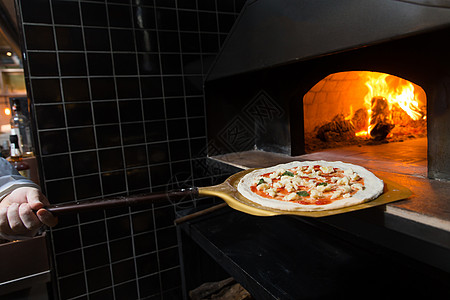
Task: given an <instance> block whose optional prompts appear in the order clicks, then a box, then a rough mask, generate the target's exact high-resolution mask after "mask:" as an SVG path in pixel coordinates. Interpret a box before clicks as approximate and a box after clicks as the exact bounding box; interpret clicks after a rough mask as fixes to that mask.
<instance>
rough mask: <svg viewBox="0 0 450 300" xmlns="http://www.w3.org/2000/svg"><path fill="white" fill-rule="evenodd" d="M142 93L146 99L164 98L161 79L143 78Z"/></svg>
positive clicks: (141, 80)
mask: <svg viewBox="0 0 450 300" xmlns="http://www.w3.org/2000/svg"><path fill="white" fill-rule="evenodd" d="M140 82H141V92H142V97H144V98H156V97H162V95H163V92H162V83H161V77H159V76H157V77H141V79H140Z"/></svg>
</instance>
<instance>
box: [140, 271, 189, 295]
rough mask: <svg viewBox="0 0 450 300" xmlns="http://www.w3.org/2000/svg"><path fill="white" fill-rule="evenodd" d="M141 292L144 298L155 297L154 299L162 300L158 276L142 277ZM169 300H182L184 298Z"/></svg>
mask: <svg viewBox="0 0 450 300" xmlns="http://www.w3.org/2000/svg"><path fill="white" fill-rule="evenodd" d="M139 291H140V294H141V296H142V297H150V296H154V297H155V298H154V299H158V298H160V294H159V293H160V291H161V286H160V280H159V276H158V274H155V275H151V276H145V277H141V278H140V279H139ZM168 299H182V297H181V298H168Z"/></svg>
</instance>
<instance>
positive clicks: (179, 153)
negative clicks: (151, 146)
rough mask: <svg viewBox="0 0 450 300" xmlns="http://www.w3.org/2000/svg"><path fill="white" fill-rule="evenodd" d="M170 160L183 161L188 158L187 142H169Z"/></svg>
mask: <svg viewBox="0 0 450 300" xmlns="http://www.w3.org/2000/svg"><path fill="white" fill-rule="evenodd" d="M169 145H170V160H171V161H177V160H184V159H189V158H190V153H189V142H188V140H180V141H170V142H169Z"/></svg>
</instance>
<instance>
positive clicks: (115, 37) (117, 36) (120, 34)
mask: <svg viewBox="0 0 450 300" xmlns="http://www.w3.org/2000/svg"><path fill="white" fill-rule="evenodd" d="M110 32H111V43H112V50H113V51H135V46H134V44H135V42H134V34H133V30H129V29H111V30H110Z"/></svg>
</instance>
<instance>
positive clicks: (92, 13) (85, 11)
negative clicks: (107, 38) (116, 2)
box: [81, 2, 108, 27]
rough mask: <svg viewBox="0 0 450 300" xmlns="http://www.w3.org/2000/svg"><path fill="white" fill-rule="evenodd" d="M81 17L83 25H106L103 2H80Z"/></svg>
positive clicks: (106, 19)
mask: <svg viewBox="0 0 450 300" xmlns="http://www.w3.org/2000/svg"><path fill="white" fill-rule="evenodd" d="M81 17H82V20H83V24H84V25H85V26H101V27H107V26H108V18H107V14H106V5H105V4H104V3H90V2H81Z"/></svg>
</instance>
